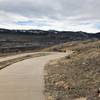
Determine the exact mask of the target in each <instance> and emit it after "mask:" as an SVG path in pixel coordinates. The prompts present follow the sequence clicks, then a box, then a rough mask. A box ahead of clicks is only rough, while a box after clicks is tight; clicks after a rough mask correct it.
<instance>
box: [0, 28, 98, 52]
mask: <svg viewBox="0 0 100 100" xmlns="http://www.w3.org/2000/svg"><path fill="white" fill-rule="evenodd" d="M99 35H100V34H99V33H97V34H94V35H93V34H88V33H85V32H71V31H54V30H49V31H44V30H8V29H0V52H1V53H5V52H6V53H7V52H22V51H27V50H35V51H37V50H40V49H43V48H47V47H50V46H53V45H56V44H61V43H65V42H68V41H76V40H86V39H90V38H91V39H92V38H99V37H100V36H99Z"/></svg>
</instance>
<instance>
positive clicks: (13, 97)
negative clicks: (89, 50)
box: [0, 53, 69, 100]
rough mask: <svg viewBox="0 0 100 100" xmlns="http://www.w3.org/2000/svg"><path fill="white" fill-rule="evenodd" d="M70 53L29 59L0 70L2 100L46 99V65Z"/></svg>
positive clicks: (0, 97) (0, 98) (0, 96)
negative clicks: (44, 91) (44, 78)
mask: <svg viewBox="0 0 100 100" xmlns="http://www.w3.org/2000/svg"><path fill="white" fill-rule="evenodd" d="M68 54H69V53H66V54H65V53H55V54H51V55H47V56H42V57H36V58H31V59H27V60H24V61H21V62H18V63H15V64H13V65H10V66H8V67H6V68H4V69H2V70H0V100H45V99H44V95H43V90H44V80H43V75H44V71H43V69H44V65H45V64H46V63H47V62H48V61H49V60H53V59H56V58H60V57H64V56H65V55H68Z"/></svg>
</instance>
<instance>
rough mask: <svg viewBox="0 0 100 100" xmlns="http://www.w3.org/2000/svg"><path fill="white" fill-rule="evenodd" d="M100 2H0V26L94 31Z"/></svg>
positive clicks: (3, 0) (22, 0) (50, 0)
mask: <svg viewBox="0 0 100 100" xmlns="http://www.w3.org/2000/svg"><path fill="white" fill-rule="evenodd" d="M99 10H100V0H0V23H1V24H0V27H4V28H20V29H21V28H27V29H28V28H39V29H57V30H74V31H78V30H79V31H80V30H81V31H87V32H97V31H100V28H99V27H96V23H98V22H100V17H99V16H100V13H99Z"/></svg>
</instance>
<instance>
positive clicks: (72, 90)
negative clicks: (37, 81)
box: [45, 40, 100, 100]
mask: <svg viewBox="0 0 100 100" xmlns="http://www.w3.org/2000/svg"><path fill="white" fill-rule="evenodd" d="M70 44H71V45H70ZM70 44H69V43H66V44H64V46H62V48H60V46H61V45H60V46H58V47H59V50H61V51H62V49H65V48H66V49H71V50H73V51H74V53H73V54H72V55H70V56H66V57H65V58H62V59H59V60H55V61H51V62H50V63H49V64H47V65H46V67H45V72H46V73H45V95H46V97H47V100H49V99H48V98H51V99H50V100H81V99H77V98H84V99H82V100H100V41H98V40H95V41H91V40H88V41H81V42H80V41H77V42H75V43H74V42H73V43H72V42H71V43H70ZM56 49H57V46H56Z"/></svg>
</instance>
